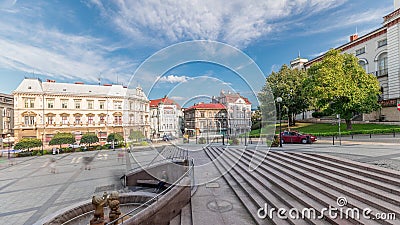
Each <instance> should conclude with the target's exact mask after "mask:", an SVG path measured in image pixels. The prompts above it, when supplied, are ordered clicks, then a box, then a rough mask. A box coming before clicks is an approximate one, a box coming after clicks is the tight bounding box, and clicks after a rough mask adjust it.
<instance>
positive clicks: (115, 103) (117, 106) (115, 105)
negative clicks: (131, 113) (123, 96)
mask: <svg viewBox="0 0 400 225" xmlns="http://www.w3.org/2000/svg"><path fill="white" fill-rule="evenodd" d="M114 109H122V102H120V101H114Z"/></svg>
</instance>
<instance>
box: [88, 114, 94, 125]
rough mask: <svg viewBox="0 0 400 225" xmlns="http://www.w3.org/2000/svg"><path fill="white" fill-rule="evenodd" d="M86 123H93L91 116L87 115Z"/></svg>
mask: <svg viewBox="0 0 400 225" xmlns="http://www.w3.org/2000/svg"><path fill="white" fill-rule="evenodd" d="M88 124H93V116H88Z"/></svg>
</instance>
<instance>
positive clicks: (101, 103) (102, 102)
mask: <svg viewBox="0 0 400 225" xmlns="http://www.w3.org/2000/svg"><path fill="white" fill-rule="evenodd" d="M99 103H100V109H104V105H105V102H104V101H101V102H99Z"/></svg>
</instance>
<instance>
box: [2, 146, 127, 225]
mask: <svg viewBox="0 0 400 225" xmlns="http://www.w3.org/2000/svg"><path fill="white" fill-rule="evenodd" d="M119 151H122V150H116V151H109V150H102V151H90V152H76V153H68V154H60V155H54V156H53V155H45V156H40V157H24V158H16V159H13V160H14V165H9V164H8V163H7V161H8V159H7V158H4V157H3V158H1V160H2V161H0V202H1V203H2V204H0V224H1V225H3V224H4V225H6V224H14V225H19V224H21V225H32V224H34V223H35V222H36V221H38V220H39V219H40V218H43V217H44V216H47V215H50V214H52V213H54V212H57V211H58V210H60V209H62V208H64V207H67V206H70V205H72V204H74V203H77V202H80V201H84V200H88V199H90V198H91V197H92V196H93V194H95V193H96V194H101V193H102V192H103V191H111V190H118V189H121V188H122V185H121V182H120V180H119V178H120V177H121V176H122V175H123V174H124V172H125V171H126V160H125V159H124V160H123V159H121V157H119V158H118V156H117V153H118V152H119ZM84 157H94V158H93V161H92V162H91V164H90V167H88V168H86V169H85V166H84V163H83V159H84ZM51 158H55V159H56V161H55V164H51V163H52V161H51ZM51 167H54V168H55V173H52V172H51ZM89 168H90V169H89Z"/></svg>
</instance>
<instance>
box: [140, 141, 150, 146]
mask: <svg viewBox="0 0 400 225" xmlns="http://www.w3.org/2000/svg"><path fill="white" fill-rule="evenodd" d="M140 145H141V146H147V145H149V143H147V141H142V142H141V143H140Z"/></svg>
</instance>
